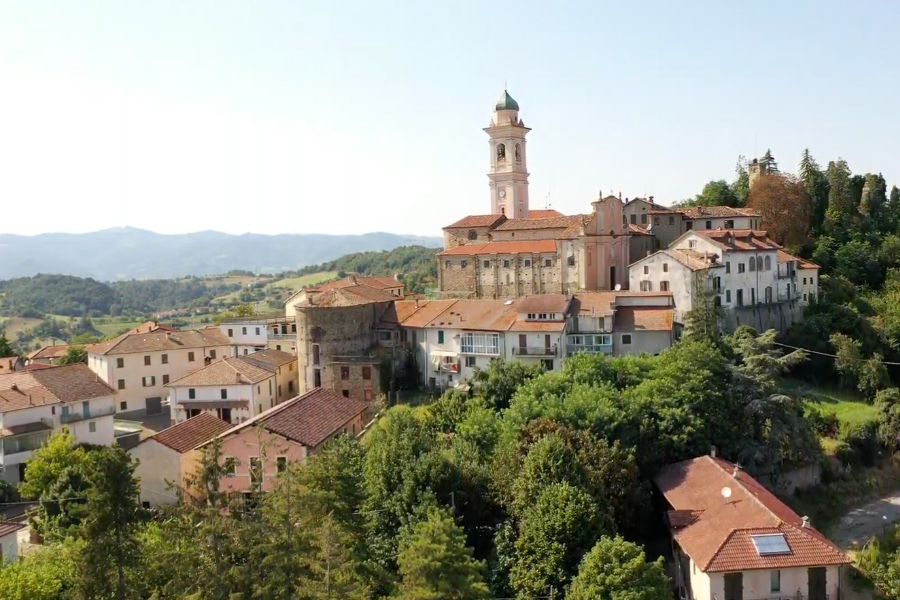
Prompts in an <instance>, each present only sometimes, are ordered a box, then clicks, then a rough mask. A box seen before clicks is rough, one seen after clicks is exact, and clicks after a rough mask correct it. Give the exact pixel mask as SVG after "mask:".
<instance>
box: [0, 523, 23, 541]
mask: <svg viewBox="0 0 900 600" xmlns="http://www.w3.org/2000/svg"><path fill="white" fill-rule="evenodd" d="M24 528H25V523H16V522H15V521H0V538H3V537H6V536H8V535H9V534H11V533H15V532H16V531H19V530H20V529H24Z"/></svg>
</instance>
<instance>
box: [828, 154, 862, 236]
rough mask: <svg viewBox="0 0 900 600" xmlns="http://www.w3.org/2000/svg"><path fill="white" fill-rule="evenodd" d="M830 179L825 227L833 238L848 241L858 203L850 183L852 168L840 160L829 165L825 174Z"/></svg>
mask: <svg viewBox="0 0 900 600" xmlns="http://www.w3.org/2000/svg"><path fill="white" fill-rule="evenodd" d="M825 177H826V178H827V179H828V209H827V210H826V211H825V226H826V228H827V229H828V230H829V232H830V233H831V235H832V236H833V237H835V238H836V239H838V240H841V241H843V240H844V239H846V237H847V234H848V233H849V232H848V231H847V229H848V226H849V225H851V224H852V223H853V222H854V221H855V220H856V216H857V210H856V202H855V201H854V197H853V190H852V186H851V182H850V167H849V166H847V161H845V160H844V159H842V158H839V159H838V160H836V161H831V162H830V163H828V170H827V171H826V172H825Z"/></svg>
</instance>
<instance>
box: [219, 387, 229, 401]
mask: <svg viewBox="0 0 900 600" xmlns="http://www.w3.org/2000/svg"><path fill="white" fill-rule="evenodd" d="M219 396H220V397H221V398H222V400H228V390H227V389H223V390H219Z"/></svg>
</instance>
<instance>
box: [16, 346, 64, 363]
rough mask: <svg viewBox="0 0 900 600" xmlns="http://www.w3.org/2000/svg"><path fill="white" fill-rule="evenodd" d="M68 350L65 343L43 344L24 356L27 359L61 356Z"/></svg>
mask: <svg viewBox="0 0 900 600" xmlns="http://www.w3.org/2000/svg"><path fill="white" fill-rule="evenodd" d="M68 350H69V347H68V346H66V345H62V346H44V347H43V348H38V349H37V350H35V351H34V352H31V353H29V354H28V356H26V357H25V358H27V359H28V360H35V359H38V358H43V359H47V358H62V357H63V356H65V355H66V352H67V351H68Z"/></svg>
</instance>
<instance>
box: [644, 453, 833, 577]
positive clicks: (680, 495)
mask: <svg viewBox="0 0 900 600" xmlns="http://www.w3.org/2000/svg"><path fill="white" fill-rule="evenodd" d="M734 472H735V466H734V465H733V464H731V463H729V462H727V461H725V460H722V459H719V458H712V457H710V456H701V457H699V458H694V459H691V460H688V461H684V462H681V463H677V464H674V465H669V466H668V467H665V468H664V469H663V470H662V471H660V473H659V475H657V477H656V485H657V486H658V487H659V489H660V491H661V492H662V493H663V495H664V496H665V497H666V500H667V501H668V503H669V505H671V506H672V508H673V509H674V510H675V511H676V512H675V513H674V514H673V513H672V512H670V513H669V515H670V519H669V523H670V525H671V527H672V529H673V534H674V536H675V539H676V540H677V541H678V544H679V545H680V546H681V548H682V549H683V550H684V551H685V552H686V553H687V554H688V555H689V556H690V557H691V558H692V559H693V560H694V562H696V563H697V566H698V567H700V569H701V570H702V571H704V572H720V571H744V570H750V569H782V568H789V567H806V566H820V565H840V564H847V563H849V562H850V559H849V558H848V557H847V556H845V555H844V554H843V553H842V552H841V551H840V550H839V549H838V548H837V546H835V545H834V544H833V543H831V542H830V541H829V540H828V539H827V538H826V537H825V536H823V535H822V534H821V533H820V532H819V531H817V530H816V529H814V528H813V527H811V526H806V527H804V523H803V520H802V519H801V518H800V516H799V515H797V513H795V512H794V511H793V510H791V509H790V508H789V507H788V506H787V505H786V504H784V503H783V502H781V501H780V500H779V499H778V498H776V497H775V495H774V494H772V493H771V492H770V491H769V490H767V489H766V488H764V487H763V486H762V485H760V484H759V482H757V481H756V480H755V479H753V478H752V477H750V476H749V475H748V474H747V473H745V472H740V473H739V477H735V476H734ZM725 488H728V497H726V496H725V494H723V490H724V489H725ZM686 511H691V512H692V513H693V514H692V517H693V518H692V519H686V518H684V517H685V513H686ZM778 533H782V534H784V537H785V540H786V542H787V545H788V547H789V548H790V552H789V553H783V554H764V555H760V554H759V553H758V552H757V551H756V548H755V546H754V545H753V542H752V538H751V536H754V535H767V534H778Z"/></svg>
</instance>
